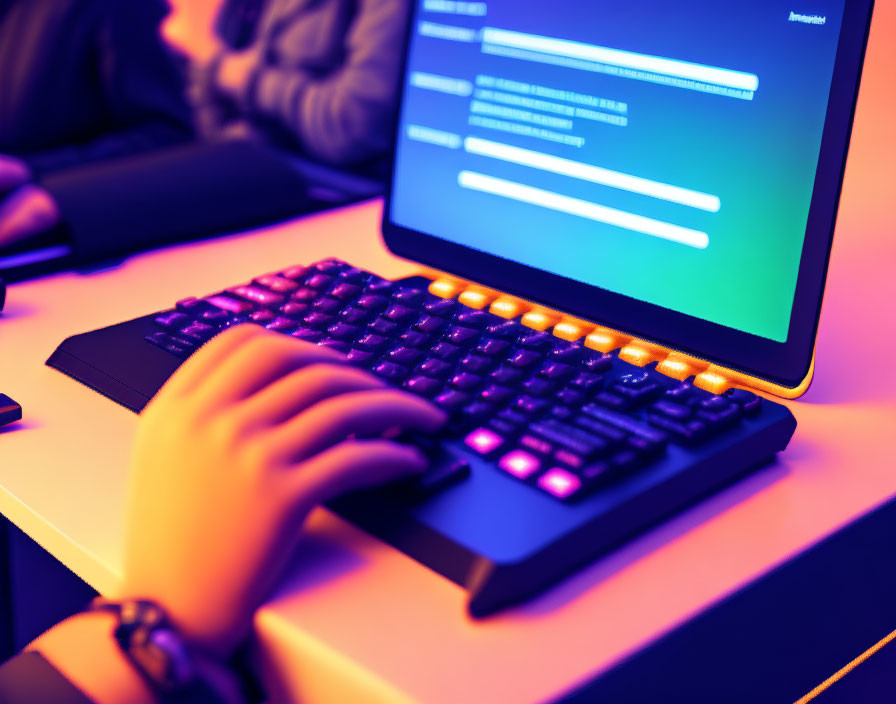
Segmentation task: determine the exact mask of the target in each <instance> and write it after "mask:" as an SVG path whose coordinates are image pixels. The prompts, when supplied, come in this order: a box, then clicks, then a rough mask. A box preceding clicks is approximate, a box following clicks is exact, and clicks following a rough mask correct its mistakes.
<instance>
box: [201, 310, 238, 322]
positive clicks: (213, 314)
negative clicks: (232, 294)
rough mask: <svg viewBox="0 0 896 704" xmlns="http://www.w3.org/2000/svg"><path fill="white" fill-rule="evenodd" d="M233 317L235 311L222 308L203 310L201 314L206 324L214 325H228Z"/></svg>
mask: <svg viewBox="0 0 896 704" xmlns="http://www.w3.org/2000/svg"><path fill="white" fill-rule="evenodd" d="M233 319H234V316H233V313H230V312H228V311H226V310H221V309H220V308H210V309H209V310H206V311H203V312H202V315H201V316H200V320H202V322H203V323H205V324H206V325H214V326H215V327H222V326H224V325H227V324H228V323H230V322H231V321H232V320H233Z"/></svg>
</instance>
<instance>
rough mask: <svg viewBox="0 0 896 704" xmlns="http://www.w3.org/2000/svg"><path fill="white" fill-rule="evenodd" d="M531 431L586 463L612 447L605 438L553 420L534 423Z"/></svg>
mask: <svg viewBox="0 0 896 704" xmlns="http://www.w3.org/2000/svg"><path fill="white" fill-rule="evenodd" d="M530 431H531V432H532V433H533V434H535V435H537V436H539V437H542V438H544V439H545V440H547V441H548V442H551V443H553V444H554V445H555V446H556V447H558V448H559V447H563V448H565V449H567V450H569V451H570V452H573V453H575V454H576V455H579V456H580V457H581V458H582V459H583V460H585V461H586V462H587V461H589V460H591V459H594V458H596V457H599V456H600V455H601V454H603V453H604V452H605V451H606V450H607V449H609V447H610V444H609V442H608V441H607V440H605V439H604V438H601V437H598V436H596V435H594V434H592V433H589V432H587V431H585V430H582V429H580V428H577V427H575V426H573V425H569V424H568V423H564V422H562V421H559V420H556V419H553V418H549V419H548V420H544V421H540V422H538V423H533V424H532V426H531V427H530Z"/></svg>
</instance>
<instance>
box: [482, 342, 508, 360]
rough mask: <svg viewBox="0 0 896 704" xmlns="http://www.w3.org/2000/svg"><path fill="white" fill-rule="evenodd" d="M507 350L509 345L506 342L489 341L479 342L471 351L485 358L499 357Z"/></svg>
mask: <svg viewBox="0 0 896 704" xmlns="http://www.w3.org/2000/svg"><path fill="white" fill-rule="evenodd" d="M509 349H510V343H509V342H507V341H506V340H497V339H489V340H483V341H482V342H480V343H479V344H478V345H477V346H476V348H475V349H474V350H473V351H474V352H476V353H477V354H481V355H485V356H486V357H499V356H502V355H505V354H506V353H507V350H509Z"/></svg>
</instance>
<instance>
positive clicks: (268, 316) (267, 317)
mask: <svg viewBox="0 0 896 704" xmlns="http://www.w3.org/2000/svg"><path fill="white" fill-rule="evenodd" d="M276 317H277V316H275V315H274V312H273V311H270V310H268V309H267V308H260V309H259V310H256V311H253V312H252V313H250V314H249V320H251V321H252V322H253V323H258V324H259V325H264V324H265V323H269V322H271V321H272V320H273V319H274V318H276Z"/></svg>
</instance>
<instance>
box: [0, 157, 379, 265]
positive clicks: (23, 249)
mask: <svg viewBox="0 0 896 704" xmlns="http://www.w3.org/2000/svg"><path fill="white" fill-rule="evenodd" d="M43 185H44V186H45V187H46V188H47V189H48V190H49V191H50V193H52V195H53V196H54V197H55V198H56V199H57V201H58V202H59V204H60V207H61V209H62V212H63V215H64V217H65V220H66V221H67V223H68V232H66V231H64V230H63V229H62V228H57V229H56V230H54V231H53V232H50V233H47V234H45V235H41V236H40V237H38V238H36V239H32V240H29V242H27V243H23V244H19V245H15V246H13V247H10V248H5V249H3V250H2V251H0V273H2V274H3V276H4V278H6V279H7V281H20V280H22V279H26V278H30V277H33V276H40V275H43V274H46V273H50V272H53V271H59V270H61V269H64V268H67V267H75V266H85V265H89V264H93V263H97V262H102V261H104V260H109V259H110V258H114V257H118V256H121V255H124V254H129V253H133V252H138V251H140V250H145V249H147V248H151V247H154V246H159V245H164V244H171V243H173V242H178V241H184V240H194V239H199V238H202V237H208V236H213V235H220V234H225V233H230V232H236V231H239V230H240V229H246V228H250V227H256V226H259V225H263V224H266V223H270V222H274V221H276V220H282V219H284V218H288V217H292V216H295V215H299V214H302V213H310V212H315V211H319V210H324V209H326V208H331V207H334V206H337V205H344V204H347V203H351V202H354V201H358V200H363V199H366V198H372V197H374V196H378V195H380V194H381V193H382V188H383V186H382V183H380V182H378V181H376V180H374V179H371V178H367V177H364V176H361V175H358V174H355V173H352V172H349V171H343V170H341V169H335V168H332V167H328V166H324V165H321V164H317V163H315V162H313V161H310V160H308V159H302V158H298V157H293V156H288V155H285V154H282V153H279V152H276V151H274V150H272V149H270V148H267V147H263V146H259V145H255V144H250V143H247V142H223V143H215V144H207V143H201V144H193V145H189V146H183V147H177V148H173V149H169V150H165V151H163V152H158V153H153V154H146V155H143V156H141V157H139V158H134V159H127V160H120V161H113V162H109V163H105V164H101V165H96V166H92V167H88V168H83V169H77V170H72V171H67V172H63V173H60V174H55V175H52V176H48V177H47V178H46V179H45V180H44V181H43Z"/></svg>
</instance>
